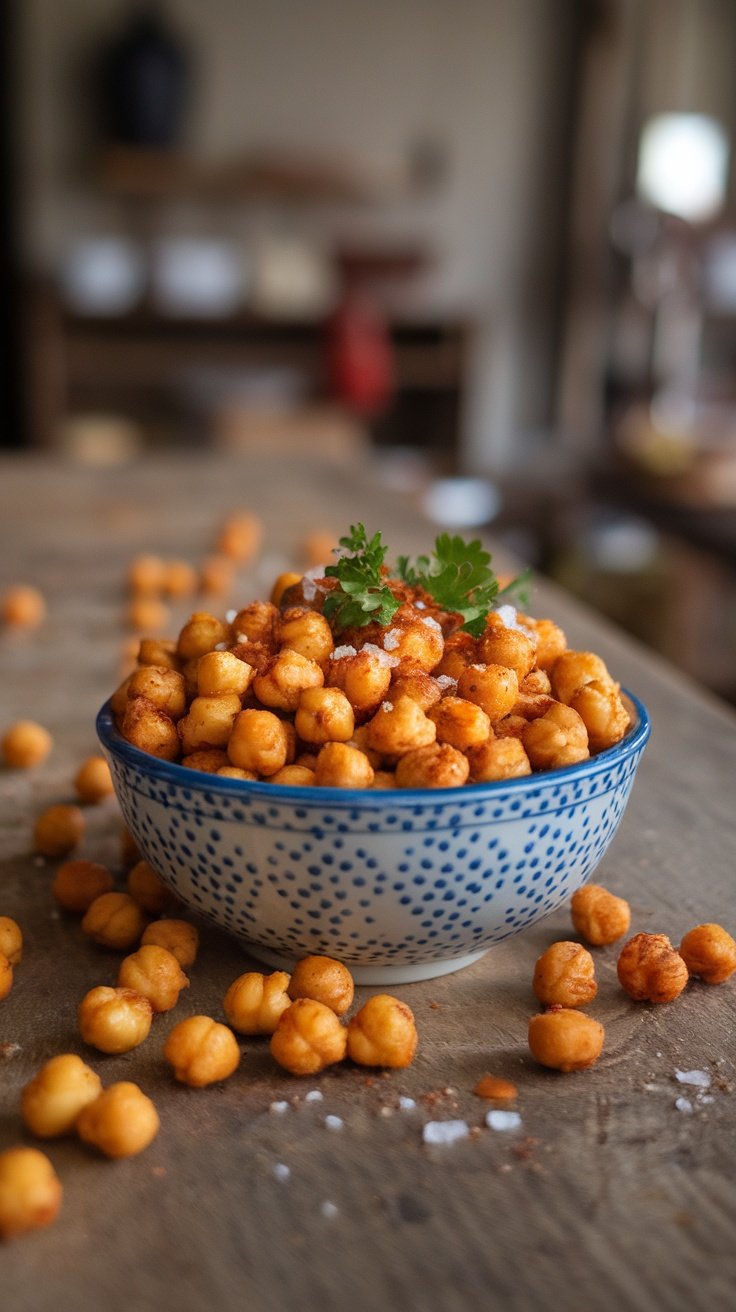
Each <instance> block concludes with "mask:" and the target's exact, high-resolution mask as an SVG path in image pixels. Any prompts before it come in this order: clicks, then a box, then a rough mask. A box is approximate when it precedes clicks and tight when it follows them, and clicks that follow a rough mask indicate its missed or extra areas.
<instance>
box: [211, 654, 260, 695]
mask: <svg viewBox="0 0 736 1312" xmlns="http://www.w3.org/2000/svg"><path fill="white" fill-rule="evenodd" d="M254 673H255V671H254V669H253V666H252V665H249V664H248V662H247V661H241V660H240V659H239V658H238V657H237V656H235V655H234V654H233V652H231V651H208V652H207V653H206V655H204V656H201V657H200V659H199V661H198V663H197V691H198V692H199V695H200V697H216V696H217V695H218V694H219V693H231V694H232V693H234V694H235V696H236V697H243V696H244V695H245V693H246V692H247V691H248V688H249V687H250V684H251V680H252V678H253V675H254Z"/></svg>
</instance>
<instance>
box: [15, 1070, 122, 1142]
mask: <svg viewBox="0 0 736 1312" xmlns="http://www.w3.org/2000/svg"><path fill="white" fill-rule="evenodd" d="M101 1093H102V1081H101V1079H100V1077H99V1075H97V1074H96V1072H95V1071H93V1070H92V1068H91V1067H90V1066H87V1064H86V1063H85V1062H83V1061H82V1058H81V1057H78V1056H77V1055H76V1053H73V1052H62V1053H60V1054H59V1056H58V1057H52V1058H51V1059H50V1060H49V1061H47V1062H45V1063H44V1065H43V1066H42V1067H41V1069H40V1070H39V1071H37V1072H36V1074H35V1075H34V1077H33V1079H32V1080H31V1081H30V1082H29V1083H28V1084H26V1086H25V1088H24V1089H23V1092H22V1093H21V1099H20V1111H21V1116H22V1117H23V1120H24V1122H25V1124H26V1126H27V1127H28V1129H29V1130H30V1131H31V1134H35V1135H37V1136H38V1138H39V1139H54V1138H57V1137H58V1136H59V1135H62V1134H71V1133H72V1132H73V1131H74V1128H75V1125H76V1121H77V1117H78V1116H79V1113H80V1112H81V1110H82V1108H83V1107H86V1106H87V1103H89V1102H93V1101H94V1099H95V1098H98V1097H99V1095H100V1094H101Z"/></svg>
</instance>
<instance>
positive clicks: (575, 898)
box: [570, 884, 631, 947]
mask: <svg viewBox="0 0 736 1312" xmlns="http://www.w3.org/2000/svg"><path fill="white" fill-rule="evenodd" d="M570 914H571V916H572V923H573V925H574V926H575V928H576V930H577V932H578V934H582V936H583V938H584V939H586V940H587V942H588V943H592V944H593V946H594V947H605V946H606V945H607V944H608V943H615V942H616V939H619V938H623V936H624V934H627V933H628V931H629V925H630V924H631V907H630V906H629V904H628V902H627V901H626V900H625V899H624V898H622V897H616V896H615V894H614V893H609V891H608V889H607V888H603V887H602V885H601V884H584V885H583V887H582V888H579V889H578V890H577V892H576V893H573V895H572V901H571V903H570Z"/></svg>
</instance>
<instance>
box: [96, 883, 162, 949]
mask: <svg viewBox="0 0 736 1312" xmlns="http://www.w3.org/2000/svg"><path fill="white" fill-rule="evenodd" d="M147 923H148V922H147V919H146V916H145V915H144V913H143V910H142V909H141V907H139V905H138V903H137V902H135V901H134V900H133V898H132V897H131V896H130V894H129V893H103V894H102V896H101V897H97V898H95V900H94V902H92V903H91V904H90V906H89V907H88V908H87V911H86V913H85V916H84V919H83V921H82V929H83V931H84V933H85V934H88V935H89V937H90V938H91V939H93V941H94V942H95V943H99V944H100V946H101V947H104V948H115V949H117V950H118V951H125V950H126V949H127V948H132V947H133V946H134V944H136V943H137V942H138V941H139V939H140V937H141V934H142V933H143V930H144V929H145V927H146V924H147Z"/></svg>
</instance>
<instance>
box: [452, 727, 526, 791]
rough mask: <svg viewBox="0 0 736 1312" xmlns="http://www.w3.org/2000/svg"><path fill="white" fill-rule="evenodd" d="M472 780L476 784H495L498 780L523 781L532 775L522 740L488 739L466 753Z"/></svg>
mask: <svg viewBox="0 0 736 1312" xmlns="http://www.w3.org/2000/svg"><path fill="white" fill-rule="evenodd" d="M466 755H467V758H468V765H469V767H470V779H471V782H472V783H474V784H488V783H493V782H494V780H497V779H521V778H523V777H524V775H527V774H531V772H532V767H531V765H530V764H529V757H528V756H527V754H526V752H525V751H524V744H523V743H522V741H521V739H520V738H514V737H508V738H488V739H487V741H486V742H484V743H481V744H480V745H479V746H478V747H470V748H469V749H468V751H467V753H466Z"/></svg>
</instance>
